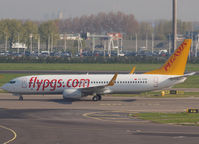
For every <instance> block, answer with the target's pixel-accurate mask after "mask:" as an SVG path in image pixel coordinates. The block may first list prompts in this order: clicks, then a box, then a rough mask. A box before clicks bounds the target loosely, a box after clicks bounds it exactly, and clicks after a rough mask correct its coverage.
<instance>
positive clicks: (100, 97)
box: [92, 95, 102, 101]
mask: <svg viewBox="0 0 199 144" xmlns="http://www.w3.org/2000/svg"><path fill="white" fill-rule="evenodd" d="M101 99H102V96H101V95H96V96H94V97H93V98H92V100H93V101H100V100H101Z"/></svg>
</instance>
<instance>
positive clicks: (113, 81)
mask: <svg viewBox="0 0 199 144" xmlns="http://www.w3.org/2000/svg"><path fill="white" fill-rule="evenodd" d="M117 75H118V73H115V74H114V76H113V78H112V79H111V80H110V82H109V83H108V85H107V86H113V85H114V84H115V81H116V79H117Z"/></svg>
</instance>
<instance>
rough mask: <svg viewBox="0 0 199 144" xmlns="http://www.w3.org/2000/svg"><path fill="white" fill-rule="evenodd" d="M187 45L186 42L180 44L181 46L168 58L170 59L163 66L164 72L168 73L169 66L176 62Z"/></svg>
mask: <svg viewBox="0 0 199 144" xmlns="http://www.w3.org/2000/svg"><path fill="white" fill-rule="evenodd" d="M186 45H187V43H186V42H184V43H182V45H181V46H180V47H179V48H178V49H177V50H176V51H175V53H174V54H173V55H172V56H171V57H170V59H169V60H168V62H167V63H166V64H165V66H164V70H165V71H168V70H169V68H171V66H172V65H173V63H174V62H175V61H176V59H177V58H178V57H179V56H181V54H182V52H183V50H184V48H185V46H186Z"/></svg>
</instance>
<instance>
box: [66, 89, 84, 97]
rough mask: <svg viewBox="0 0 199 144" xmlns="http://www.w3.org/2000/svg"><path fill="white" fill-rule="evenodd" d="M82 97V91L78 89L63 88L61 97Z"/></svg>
mask: <svg viewBox="0 0 199 144" xmlns="http://www.w3.org/2000/svg"><path fill="white" fill-rule="evenodd" d="M81 97H82V93H81V92H80V91H79V90H78V89H74V88H71V89H65V90H64V92H63V98H66V99H67V98H74V99H80V98H81Z"/></svg>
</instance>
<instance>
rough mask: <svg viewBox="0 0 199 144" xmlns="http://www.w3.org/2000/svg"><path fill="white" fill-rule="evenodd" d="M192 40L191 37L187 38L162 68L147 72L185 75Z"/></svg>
mask: <svg viewBox="0 0 199 144" xmlns="http://www.w3.org/2000/svg"><path fill="white" fill-rule="evenodd" d="M191 42H192V40H191V39H185V40H184V42H183V43H182V44H181V45H180V46H179V47H178V48H177V49H176V50H175V52H174V53H173V54H172V56H170V58H169V59H168V60H167V62H166V63H165V64H164V65H163V66H162V67H161V68H159V69H156V70H153V71H150V72H146V73H145V74H162V75H184V71H185V68H186V63H187V58H188V55H189V50H190V47H191Z"/></svg>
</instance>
